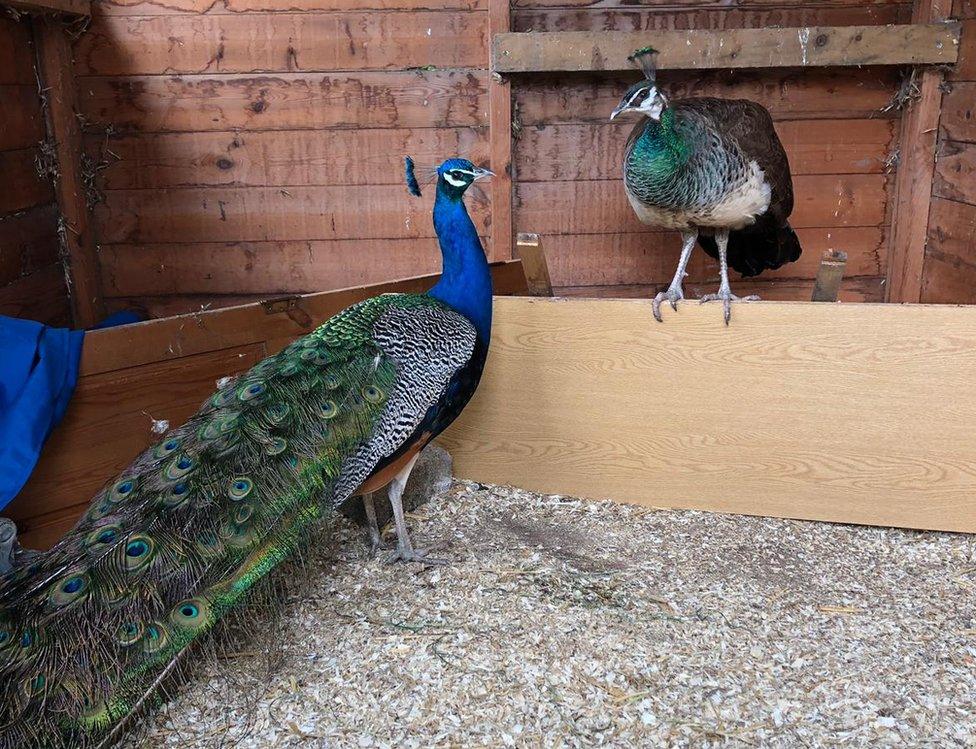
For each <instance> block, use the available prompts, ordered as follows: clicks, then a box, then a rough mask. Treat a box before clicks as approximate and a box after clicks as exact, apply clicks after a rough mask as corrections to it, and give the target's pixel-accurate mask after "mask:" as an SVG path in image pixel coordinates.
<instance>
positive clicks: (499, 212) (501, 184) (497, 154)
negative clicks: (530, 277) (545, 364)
mask: <svg viewBox="0 0 976 749" xmlns="http://www.w3.org/2000/svg"><path fill="white" fill-rule="evenodd" d="M511 16H512V11H511V6H510V0H488V47H489V49H488V59H489V63H488V66H489V71H488V144H489V158H490V160H491V170H492V171H493V172H494V173H495V176H494V177H493V178H492V180H491V243H490V246H489V249H488V255H489V259H490V260H493V261H494V260H509V259H511V257H512V232H513V226H512V89H511V85H510V83H509V81H508V79H507V78H503V77H502V76H501V75H499V74H498V73H496V72H495V71H494V69H492V64H491V45H492V38H493V37H494V35H495V34H499V33H503V32H507V31H509V30H511Z"/></svg>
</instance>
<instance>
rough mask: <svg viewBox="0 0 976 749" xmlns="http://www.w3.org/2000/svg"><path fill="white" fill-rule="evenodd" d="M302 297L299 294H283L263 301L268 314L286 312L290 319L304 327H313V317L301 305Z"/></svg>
mask: <svg viewBox="0 0 976 749" xmlns="http://www.w3.org/2000/svg"><path fill="white" fill-rule="evenodd" d="M300 301H301V297H300V296H298V295H293V296H283V297H279V298H277V299H265V300H264V301H262V302H261V306H262V307H263V308H264V313H265V314H266V315H276V314H278V313H280V312H284V313H285V314H286V315H288V319H290V320H291V321H292V322H294V323H295V324H296V325H300V326H301V327H303V328H310V327H312V317H311V315H309V314H308V312H306V311H305V310H303V309H302V308H301V306H299V304H298V303H299V302H300Z"/></svg>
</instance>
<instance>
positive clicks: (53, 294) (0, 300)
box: [0, 263, 71, 326]
mask: <svg viewBox="0 0 976 749" xmlns="http://www.w3.org/2000/svg"><path fill="white" fill-rule="evenodd" d="M0 315H7V316H8V317H23V318H26V319H28V320H37V321H38V322H42V323H45V324H47V325H55V326H67V325H70V324H71V311H70V307H69V305H68V294H67V291H66V290H65V285H64V268H62V267H61V263H54V264H53V265H48V266H46V267H44V268H40V269H38V270H35V271H34V272H32V273H31V274H30V275H27V276H24V277H22V278H20V279H18V280H16V281H13V282H11V283H8V284H7V285H6V286H2V287H0Z"/></svg>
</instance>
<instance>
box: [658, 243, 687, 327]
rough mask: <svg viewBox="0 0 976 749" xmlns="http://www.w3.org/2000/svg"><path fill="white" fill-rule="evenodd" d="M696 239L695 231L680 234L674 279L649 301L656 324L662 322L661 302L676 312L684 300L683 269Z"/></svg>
mask: <svg viewBox="0 0 976 749" xmlns="http://www.w3.org/2000/svg"><path fill="white" fill-rule="evenodd" d="M697 239H698V230H697V229H692V230H691V231H683V232H681V259H680V260H679V261H678V268H677V270H675V272H674V278H672V279H671V285H670V286H668V288H667V291H659V292H658V293H657V296H655V297H654V299H653V300H652V301H651V310H652V311H653V312H654V319H655V320H657V321H658V322H664V321H663V320H662V319H661V302H664V301H667V302H670V303H671V309H673V310H675V311H677V310H678V300H679V299H684V298H685V294H684V291H683V290H682V289H681V284H682V283H683V282H684V280H685V275H686V273H685V269H686V268H687V267H688V261H689V260H690V259H691V250H692V249H693V248H694V246H695V241H696V240H697Z"/></svg>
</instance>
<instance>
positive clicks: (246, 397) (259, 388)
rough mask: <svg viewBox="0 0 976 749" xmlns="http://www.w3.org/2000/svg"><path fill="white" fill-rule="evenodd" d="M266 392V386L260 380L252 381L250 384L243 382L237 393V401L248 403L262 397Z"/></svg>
mask: <svg viewBox="0 0 976 749" xmlns="http://www.w3.org/2000/svg"><path fill="white" fill-rule="evenodd" d="M267 390H268V386H267V385H266V384H265V383H264V382H262V381H261V380H258V381H256V382H255V381H253V380H252V381H251V382H245V383H244V385H243V386H242V387H241V388H240V389H239V390H238V391H237V399H238V400H239V401H240V402H241V403H250V402H251V401H253V400H255V399H256V398H260V397H261V396H262V395H264V394H265V393H266V392H267Z"/></svg>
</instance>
